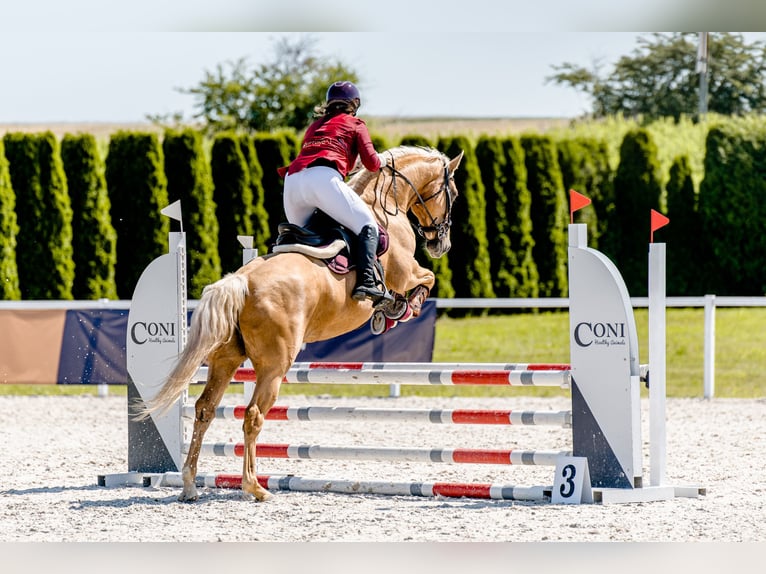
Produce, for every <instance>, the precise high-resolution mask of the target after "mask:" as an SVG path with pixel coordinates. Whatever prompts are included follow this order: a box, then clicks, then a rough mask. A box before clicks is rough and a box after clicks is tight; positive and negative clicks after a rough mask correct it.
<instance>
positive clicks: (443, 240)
mask: <svg viewBox="0 0 766 574" xmlns="http://www.w3.org/2000/svg"><path fill="white" fill-rule="evenodd" d="M438 158H439V166H438V168H437V169H435V170H433V171H432V174H433V175H432V176H431V177H428V178H425V181H424V183H423V184H422V185H421V186H419V187H415V186H413V189H414V191H415V198H414V201H413V203H412V205H411V207H410V211H411V212H412V214H413V215H414V216H415V217H416V218H417V220H418V223H417V225H416V228H417V231H418V234H420V236H421V237H423V238H424V239H425V240H426V249H427V250H428V254H429V255H430V256H431V257H441V256H442V255H444V254H445V253H447V251H449V250H450V247H452V243H451V241H450V226H451V225H452V206H453V205H454V203H455V199H456V198H457V195H458V190H457V186H456V185H455V178H454V174H455V170H456V169H457V167H458V165H460V160H462V159H463V152H460V155H458V156H457V157H455V158H454V159H452V160H450V159H449V158H448V157H447V156H445V155H444V154H441V153H439V154H438ZM432 163H433V162H432Z"/></svg>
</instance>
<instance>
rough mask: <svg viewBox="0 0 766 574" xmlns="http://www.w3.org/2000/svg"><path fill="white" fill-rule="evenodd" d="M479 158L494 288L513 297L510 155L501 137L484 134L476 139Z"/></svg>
mask: <svg viewBox="0 0 766 574" xmlns="http://www.w3.org/2000/svg"><path fill="white" fill-rule="evenodd" d="M476 160H477V162H478V164H479V172H480V174H481V181H482V184H483V186H484V197H485V202H486V206H487V207H486V218H485V219H486V228H487V249H488V251H489V269H490V277H491V278H492V290H493V291H494V293H495V295H496V296H497V297H512V295H511V294H512V293H515V292H516V291H517V287H518V285H517V281H516V277H515V276H514V274H513V271H514V268H515V262H514V253H513V248H512V246H511V237H510V225H511V222H510V221H509V220H508V218H507V217H506V214H505V213H506V210H507V205H508V199H507V196H506V191H507V189H506V182H505V172H506V169H505V165H506V162H507V159H506V157H505V155H504V153H503V145H502V142H501V140H500V138H499V137H496V136H481V137H479V140H478V141H477V143H476Z"/></svg>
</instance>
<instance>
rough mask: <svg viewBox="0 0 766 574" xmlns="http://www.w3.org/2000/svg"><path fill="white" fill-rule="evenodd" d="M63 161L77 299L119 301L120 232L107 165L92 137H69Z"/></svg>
mask: <svg viewBox="0 0 766 574" xmlns="http://www.w3.org/2000/svg"><path fill="white" fill-rule="evenodd" d="M61 159H62V162H63V165H64V172H65V173H66V179H67V185H68V187H69V197H70V200H71V203H72V235H73V259H74V269H75V276H74V285H73V287H72V294H73V295H74V298H75V299H82V300H88V299H102V298H103V299H117V283H116V282H115V266H116V264H117V232H116V231H115V230H114V226H113V225H112V219H111V215H110V207H111V202H110V201H109V195H108V193H107V190H106V180H105V179H104V162H103V160H102V159H101V157H100V155H99V151H98V145H97V144H96V138H95V137H94V136H92V135H91V134H78V135H71V134H66V135H65V136H64V138H63V139H62V140H61Z"/></svg>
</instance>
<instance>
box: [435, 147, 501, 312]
mask: <svg viewBox="0 0 766 574" xmlns="http://www.w3.org/2000/svg"><path fill="white" fill-rule="evenodd" d="M437 148H438V149H440V150H441V151H442V152H443V153H444V154H445V155H446V156H447V157H450V158H454V157H456V156H457V155H458V154H460V152H461V151H462V152H463V160H462V161H461V162H460V167H459V168H458V169H457V170H456V171H455V173H454V175H453V177H454V180H455V185H456V186H457V188H458V191H459V193H460V195H459V196H458V198H457V200H456V201H455V205H454V209H453V210H452V230H451V234H450V238H451V240H452V248H451V249H450V252H449V266H450V269H451V271H452V286H453V287H454V289H455V296H456V297H477V298H485V297H494V296H495V294H494V292H493V290H492V277H491V272H490V264H489V249H488V245H487V223H486V211H487V207H486V203H485V199H484V184H483V183H482V181H481V172H480V171H479V163H478V161H477V159H476V154H475V152H474V148H473V146H472V145H471V142H470V141H469V140H468V138H466V137H465V136H452V137H442V138H439V142H438V143H437ZM484 313H486V311H482V310H468V311H465V310H459V311H457V310H455V311H453V315H455V316H460V315H481V314H484Z"/></svg>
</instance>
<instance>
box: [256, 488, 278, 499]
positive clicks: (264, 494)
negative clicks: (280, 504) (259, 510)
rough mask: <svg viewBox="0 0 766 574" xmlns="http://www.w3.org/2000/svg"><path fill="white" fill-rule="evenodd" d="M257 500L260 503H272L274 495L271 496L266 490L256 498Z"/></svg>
mask: <svg viewBox="0 0 766 574" xmlns="http://www.w3.org/2000/svg"><path fill="white" fill-rule="evenodd" d="M255 499H256V500H257V501H258V502H270V501H272V500H274V495H273V494H271V493H270V492H269V491H268V490H266V491H264V492H263V493H262V494H261V495H260V496H256V497H255Z"/></svg>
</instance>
